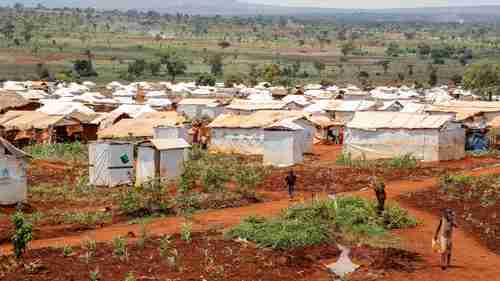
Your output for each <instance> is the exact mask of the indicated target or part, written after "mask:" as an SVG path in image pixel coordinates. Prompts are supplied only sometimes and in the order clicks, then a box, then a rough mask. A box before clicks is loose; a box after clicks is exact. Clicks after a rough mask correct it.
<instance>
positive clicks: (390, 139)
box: [344, 112, 465, 161]
mask: <svg viewBox="0 0 500 281" xmlns="http://www.w3.org/2000/svg"><path fill="white" fill-rule="evenodd" d="M344 152H345V153H348V154H350V155H351V156H352V157H353V158H354V159H367V160H373V159H384V158H393V157H397V156H402V155H407V154H411V155H412V156H413V157H415V158H416V159H418V160H424V161H443V160H455V159H461V158H463V157H464V156H465V130H464V128H462V126H461V125H460V124H459V123H456V122H453V119H452V118H451V117H450V116H446V115H421V114H412V113H401V112H356V114H355V115H354V118H353V120H352V121H350V122H349V123H348V124H347V126H346V130H345V134H344Z"/></svg>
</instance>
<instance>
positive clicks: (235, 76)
mask: <svg viewBox="0 0 500 281" xmlns="http://www.w3.org/2000/svg"><path fill="white" fill-rule="evenodd" d="M244 81H245V79H244V76H243V74H240V73H231V74H229V75H227V76H226V78H225V79H224V87H226V88H232V87H234V85H237V84H243V82H244Z"/></svg>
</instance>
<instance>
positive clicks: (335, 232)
mask: <svg viewBox="0 0 500 281" xmlns="http://www.w3.org/2000/svg"><path fill="white" fill-rule="evenodd" d="M416 225H417V221H416V220H415V219H414V218H413V217H411V216H410V215H409V214H408V213H407V212H406V211H405V210H403V209H401V208H400V207H398V206H397V205H389V206H388V207H387V208H386V211H385V212H384V213H383V215H382V216H381V217H379V216H377V212H376V206H375V203H374V202H371V201H368V200H366V199H361V198H357V197H340V198H338V199H337V200H317V201H314V202H313V203H312V204H300V205H295V206H293V207H290V208H288V209H286V210H284V211H283V213H282V214H281V215H280V216H279V217H277V218H274V219H263V218H256V217H250V218H247V219H245V220H244V221H243V222H242V223H241V224H240V225H238V226H236V227H234V228H233V229H231V230H230V231H229V232H228V233H227V235H228V237H231V238H238V237H240V238H243V239H248V240H251V241H254V242H256V243H257V244H258V245H259V246H261V247H270V248H275V249H287V248H294V247H302V246H308V245H316V244H321V243H324V242H327V241H329V240H333V239H341V240H348V241H347V242H352V243H356V242H359V241H369V242H370V243H373V244H375V243H376V242H377V241H378V240H381V239H386V238H387V237H388V236H389V233H388V230H390V229H397V228H406V227H413V226H416Z"/></svg>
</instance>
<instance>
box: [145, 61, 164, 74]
mask: <svg viewBox="0 0 500 281" xmlns="http://www.w3.org/2000/svg"><path fill="white" fill-rule="evenodd" d="M148 67H149V70H150V71H151V75H152V76H157V75H158V73H160V69H161V62H159V61H150V62H149V64H148Z"/></svg>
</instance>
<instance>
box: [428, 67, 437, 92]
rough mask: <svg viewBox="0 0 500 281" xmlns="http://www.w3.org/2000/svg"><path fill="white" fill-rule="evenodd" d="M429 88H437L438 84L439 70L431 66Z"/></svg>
mask: <svg viewBox="0 0 500 281" xmlns="http://www.w3.org/2000/svg"><path fill="white" fill-rule="evenodd" d="M429 70H430V71H429V86H431V87H435V86H436V85H437V83H438V75H437V68H436V67H434V66H432V65H429Z"/></svg>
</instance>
